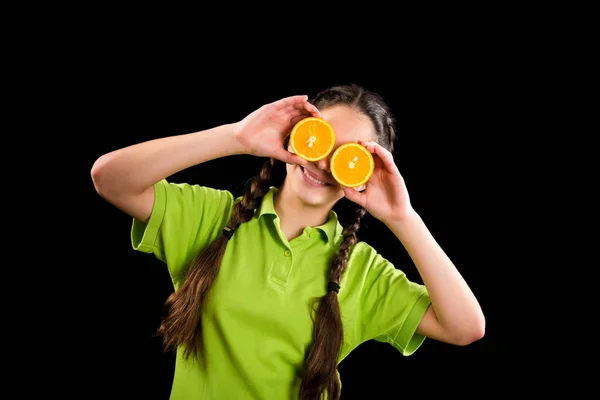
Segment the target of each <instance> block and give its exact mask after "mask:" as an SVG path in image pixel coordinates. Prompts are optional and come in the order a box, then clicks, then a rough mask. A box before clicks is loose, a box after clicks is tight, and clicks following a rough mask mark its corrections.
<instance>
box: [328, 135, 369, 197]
mask: <svg viewBox="0 0 600 400" xmlns="http://www.w3.org/2000/svg"><path fill="white" fill-rule="evenodd" d="M374 169H375V161H374V160H373V155H372V154H371V153H370V152H369V150H367V148H366V147H364V146H362V145H360V144H358V143H345V144H343V145H341V146H340V147H338V148H337V149H336V151H335V152H334V153H333V156H331V174H332V175H333V177H334V178H335V180H336V181H338V182H339V184H340V185H342V186H346V187H357V186H360V185H363V184H365V183H367V181H368V180H369V179H371V175H373V170H374Z"/></svg>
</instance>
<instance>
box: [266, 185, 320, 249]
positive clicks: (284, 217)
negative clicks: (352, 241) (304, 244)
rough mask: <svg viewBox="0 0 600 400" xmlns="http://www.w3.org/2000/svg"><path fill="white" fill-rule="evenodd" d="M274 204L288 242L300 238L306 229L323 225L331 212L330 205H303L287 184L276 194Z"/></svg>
mask: <svg viewBox="0 0 600 400" xmlns="http://www.w3.org/2000/svg"><path fill="white" fill-rule="evenodd" d="M273 204H274V207H275V211H276V212H277V215H278V216H279V222H280V227H281V230H282V231H283V233H284V234H285V236H286V238H287V239H288V241H289V240H292V239H294V238H296V237H298V236H300V235H301V234H302V232H303V231H304V228H306V227H309V226H310V227H313V226H319V225H323V224H324V223H325V222H327V219H328V218H329V211H331V207H330V206H328V205H322V206H312V205H309V204H306V203H303V202H302V201H301V200H300V199H298V197H297V196H295V195H294V194H293V193H291V191H290V190H286V187H285V183H284V184H283V185H282V187H281V189H280V190H278V191H277V192H276V193H275V197H274V199H273Z"/></svg>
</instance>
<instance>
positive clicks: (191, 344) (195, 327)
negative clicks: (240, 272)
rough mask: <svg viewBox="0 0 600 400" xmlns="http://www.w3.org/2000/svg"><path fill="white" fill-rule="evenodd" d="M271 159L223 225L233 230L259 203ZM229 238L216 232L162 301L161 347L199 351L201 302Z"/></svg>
mask: <svg viewBox="0 0 600 400" xmlns="http://www.w3.org/2000/svg"><path fill="white" fill-rule="evenodd" d="M274 166H275V160H273V159H270V160H268V161H267V162H265V163H264V165H263V166H262V168H261V170H260V172H259V174H258V175H257V176H256V177H254V178H252V179H251V180H250V181H249V182H250V184H249V186H248V188H247V189H246V190H245V192H244V194H243V196H242V199H241V201H239V202H237V203H236V204H235V206H234V207H233V211H232V215H231V218H230V219H229V222H228V223H227V226H228V227H229V228H231V229H232V230H233V231H235V230H236V229H237V228H238V227H239V226H240V225H241V224H243V223H244V222H247V221H249V220H250V219H251V218H252V216H253V215H254V210H255V209H256V208H257V207H258V206H259V205H260V202H261V200H262V197H263V196H264V195H265V194H266V193H267V192H268V190H269V187H270V183H271V174H272V170H273V167H274ZM228 241H229V239H228V238H227V237H226V236H225V235H219V237H218V238H217V239H215V240H214V241H213V242H212V243H211V244H210V245H209V246H208V247H207V248H206V249H205V250H204V251H203V252H201V253H200V254H199V255H198V256H197V257H196V258H195V259H194V261H193V262H192V264H191V265H190V268H189V269H188V272H187V276H186V278H185V280H184V282H183V284H182V285H181V287H180V288H179V289H178V290H177V291H175V292H174V293H172V294H171V295H170V296H169V297H168V298H167V300H166V301H165V304H164V307H163V319H162V321H161V325H160V327H159V328H158V331H157V334H158V335H160V336H162V339H163V343H164V345H165V350H176V349H177V347H179V346H180V345H181V346H183V348H184V353H183V355H184V358H188V357H189V356H190V355H195V356H198V355H202V358H204V357H203V354H204V353H203V352H201V349H202V347H203V337H202V336H203V335H202V323H201V316H202V305H203V304H204V302H205V300H206V298H207V296H208V294H209V292H210V288H211V287H212V285H213V283H214V281H215V279H216V277H217V274H218V272H219V268H220V266H221V260H222V259H223V255H224V254H225V249H226V247H227V243H228Z"/></svg>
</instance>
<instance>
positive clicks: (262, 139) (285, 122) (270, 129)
mask: <svg viewBox="0 0 600 400" xmlns="http://www.w3.org/2000/svg"><path fill="white" fill-rule="evenodd" d="M307 99H308V97H307V96H305V95H301V96H291V97H286V98H283V99H281V100H277V101H275V102H273V103H269V104H265V105H264V106H262V107H260V108H259V109H258V110H256V111H254V112H252V113H251V114H249V115H248V116H247V117H246V118H244V119H243V120H241V121H239V122H237V123H235V124H234V125H233V133H234V135H235V137H236V138H237V140H238V141H239V142H240V143H241V144H242V146H244V148H245V149H246V153H247V154H250V155H254V156H257V157H270V158H276V159H278V160H280V161H283V162H286V163H289V164H302V165H304V164H307V161H306V160H304V159H302V158H300V157H298V156H297V155H295V154H293V153H290V152H289V151H287V149H285V148H284V147H283V142H284V140H285V138H286V137H287V135H289V134H290V132H291V131H292V128H293V127H294V125H296V123H297V122H298V121H300V120H302V119H304V118H307V117H318V118H321V112H320V111H319V110H318V109H317V108H316V107H315V106H314V105H312V104H311V103H309V102H308V100H307Z"/></svg>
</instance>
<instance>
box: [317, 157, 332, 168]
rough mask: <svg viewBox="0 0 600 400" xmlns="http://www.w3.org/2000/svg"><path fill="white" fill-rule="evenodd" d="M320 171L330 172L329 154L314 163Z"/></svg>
mask: <svg viewBox="0 0 600 400" xmlns="http://www.w3.org/2000/svg"><path fill="white" fill-rule="evenodd" d="M315 164H316V165H317V167H318V168H319V169H320V170H321V171H325V172H330V169H331V167H330V165H331V154H329V155H328V156H327V157H325V158H324V159H322V160H319V161H317V162H316V163H315Z"/></svg>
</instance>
